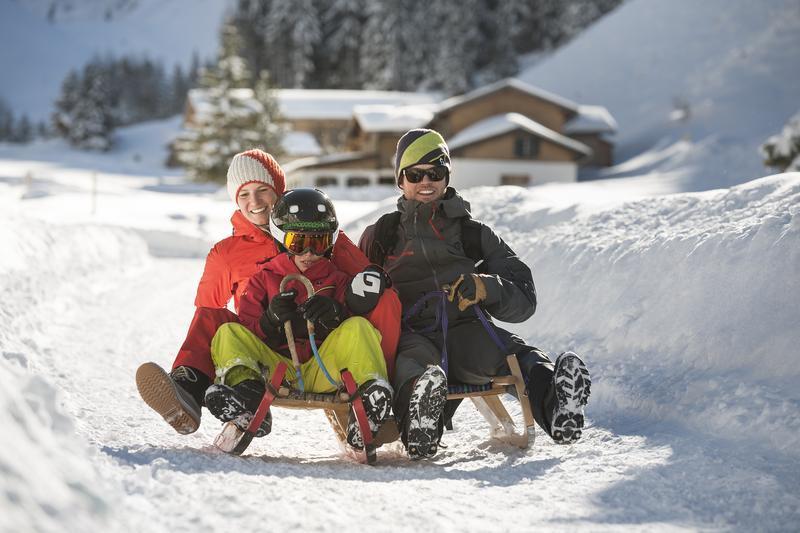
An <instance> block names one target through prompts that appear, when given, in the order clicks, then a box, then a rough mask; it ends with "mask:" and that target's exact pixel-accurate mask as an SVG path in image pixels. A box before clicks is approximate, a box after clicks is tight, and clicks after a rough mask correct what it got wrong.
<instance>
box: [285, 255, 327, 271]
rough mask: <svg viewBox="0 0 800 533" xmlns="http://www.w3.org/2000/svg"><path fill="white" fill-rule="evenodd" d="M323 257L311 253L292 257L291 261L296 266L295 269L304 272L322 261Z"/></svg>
mask: <svg viewBox="0 0 800 533" xmlns="http://www.w3.org/2000/svg"><path fill="white" fill-rule="evenodd" d="M322 257H323V256H321V255H314V254H312V253H311V252H306V253H304V254H302V255H293V256H292V260H294V264H295V265H297V269H298V270H299V271H300V272H305V271H306V270H308V269H309V268H311V265H313V264H314V263H316V262H317V261H319V260H320V259H322Z"/></svg>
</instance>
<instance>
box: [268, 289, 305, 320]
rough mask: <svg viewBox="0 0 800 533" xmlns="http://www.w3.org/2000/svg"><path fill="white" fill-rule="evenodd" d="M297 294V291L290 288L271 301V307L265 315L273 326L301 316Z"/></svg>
mask: <svg viewBox="0 0 800 533" xmlns="http://www.w3.org/2000/svg"><path fill="white" fill-rule="evenodd" d="M295 296H297V291H296V290H295V289H290V290H288V291H284V292H282V293H280V294H278V295H277V296H275V297H274V298H273V299H272V301H270V302H269V307H267V311H266V313H264V315H265V316H266V317H267V320H268V321H269V323H270V324H271V325H272V326H273V327H280V326H282V325H283V323H284V322H286V321H287V320H292V319H294V318H298V317H299V316H300V315H299V313H298V311H297V304H296V303H295V301H294V298H295Z"/></svg>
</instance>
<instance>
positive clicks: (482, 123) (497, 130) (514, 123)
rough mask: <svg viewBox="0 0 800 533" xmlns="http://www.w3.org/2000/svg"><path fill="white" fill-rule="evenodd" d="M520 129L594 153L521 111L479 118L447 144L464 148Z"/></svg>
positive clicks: (579, 150) (587, 153)
mask: <svg viewBox="0 0 800 533" xmlns="http://www.w3.org/2000/svg"><path fill="white" fill-rule="evenodd" d="M519 129H521V130H524V131H527V132H528V133H532V134H534V135H536V136H538V137H541V138H543V139H547V140H548V141H550V142H553V143H555V144H558V145H560V146H563V147H564V148H568V149H569V150H573V151H575V152H578V153H581V154H584V155H587V156H588V155H591V154H592V149H591V148H589V147H588V146H586V145H585V144H583V143H581V142H578V141H576V140H575V139H570V138H569V137H567V136H565V135H562V134H560V133H558V132H557V131H553V130H551V129H550V128H548V127H546V126H542V125H541V124H539V123H538V122H536V121H534V120H531V119H529V118H528V117H526V116H524V115H520V114H519V113H504V114H501V115H494V116H492V117H489V118H486V119H483V120H479V121H478V122H476V123H475V124H473V125H471V126H469V127H468V128H464V129H463V130H461V131H460V132H458V133H456V134H455V135H454V136H453V137H451V138H450V140H449V141H448V142H447V145H448V146H449V147H450V150H455V149H456V148H462V147H464V146H468V145H470V144H473V143H476V142H478V141H483V140H485V139H490V138H492V137H496V136H498V135H502V134H504V133H508V132H510V131H514V130H519Z"/></svg>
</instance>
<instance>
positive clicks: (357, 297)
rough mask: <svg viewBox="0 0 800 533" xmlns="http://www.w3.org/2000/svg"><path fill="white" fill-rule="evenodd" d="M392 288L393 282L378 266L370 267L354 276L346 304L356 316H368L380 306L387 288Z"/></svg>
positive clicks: (348, 288) (346, 295) (346, 296)
mask: <svg viewBox="0 0 800 533" xmlns="http://www.w3.org/2000/svg"><path fill="white" fill-rule="evenodd" d="M391 286H392V280H391V279H389V275H388V274H386V272H384V271H383V269H382V268H381V267H379V266H377V265H369V266H368V267H367V268H365V269H364V271H363V272H359V273H358V274H356V275H355V276H353V281H351V282H350V286H349V287H347V292H346V293H345V303H346V304H347V308H348V309H349V310H350V312H352V313H353V314H354V315H366V314H367V313H369V312H370V311H372V310H373V309H375V306H376V305H378V300H379V299H380V297H381V294H383V291H385V290H386V288H387V287H391Z"/></svg>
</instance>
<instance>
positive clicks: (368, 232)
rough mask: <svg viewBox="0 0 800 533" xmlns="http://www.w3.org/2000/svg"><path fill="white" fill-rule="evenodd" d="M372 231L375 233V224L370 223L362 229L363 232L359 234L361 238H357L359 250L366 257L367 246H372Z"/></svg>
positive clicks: (367, 253) (367, 254)
mask: <svg viewBox="0 0 800 533" xmlns="http://www.w3.org/2000/svg"><path fill="white" fill-rule="evenodd" d="M374 233H375V224H372V225H371V226H367V227H366V228H365V229H364V232H363V233H362V234H361V239H359V240H358V247H359V249H361V252H362V253H363V254H364V255H365V256H367V257H369V247H370V246H372V241H373V239H374ZM381 266H383V265H381Z"/></svg>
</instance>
